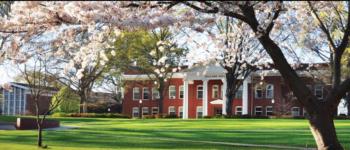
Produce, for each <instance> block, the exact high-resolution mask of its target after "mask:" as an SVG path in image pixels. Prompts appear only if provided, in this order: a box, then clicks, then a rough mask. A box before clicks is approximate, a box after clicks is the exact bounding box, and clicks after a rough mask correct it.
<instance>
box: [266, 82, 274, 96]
mask: <svg viewBox="0 0 350 150" xmlns="http://www.w3.org/2000/svg"><path fill="white" fill-rule="evenodd" d="M266 98H273V85H272V84H268V85H266Z"/></svg>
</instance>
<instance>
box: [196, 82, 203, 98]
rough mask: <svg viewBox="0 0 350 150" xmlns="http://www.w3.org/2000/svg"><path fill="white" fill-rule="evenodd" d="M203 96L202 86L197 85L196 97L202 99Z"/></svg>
mask: <svg viewBox="0 0 350 150" xmlns="http://www.w3.org/2000/svg"><path fill="white" fill-rule="evenodd" d="M202 98H203V86H202V85H198V86H197V99H202Z"/></svg>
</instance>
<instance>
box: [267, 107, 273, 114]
mask: <svg viewBox="0 0 350 150" xmlns="http://www.w3.org/2000/svg"><path fill="white" fill-rule="evenodd" d="M268 108H271V111H267V109H268ZM268 112H270V113H271V115H272V114H273V106H266V107H265V115H266V116H267V113H268Z"/></svg>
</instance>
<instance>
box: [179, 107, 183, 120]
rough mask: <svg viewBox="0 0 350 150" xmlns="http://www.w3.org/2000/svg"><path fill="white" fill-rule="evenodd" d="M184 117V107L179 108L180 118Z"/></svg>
mask: <svg viewBox="0 0 350 150" xmlns="http://www.w3.org/2000/svg"><path fill="white" fill-rule="evenodd" d="M182 116H183V108H182V106H180V107H179V117H180V118H182Z"/></svg>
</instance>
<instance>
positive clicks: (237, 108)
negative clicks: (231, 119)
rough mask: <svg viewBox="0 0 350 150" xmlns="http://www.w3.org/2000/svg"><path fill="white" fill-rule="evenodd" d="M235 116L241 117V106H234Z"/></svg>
mask: <svg viewBox="0 0 350 150" xmlns="http://www.w3.org/2000/svg"><path fill="white" fill-rule="evenodd" d="M235 115H242V106H236V111H235Z"/></svg>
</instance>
